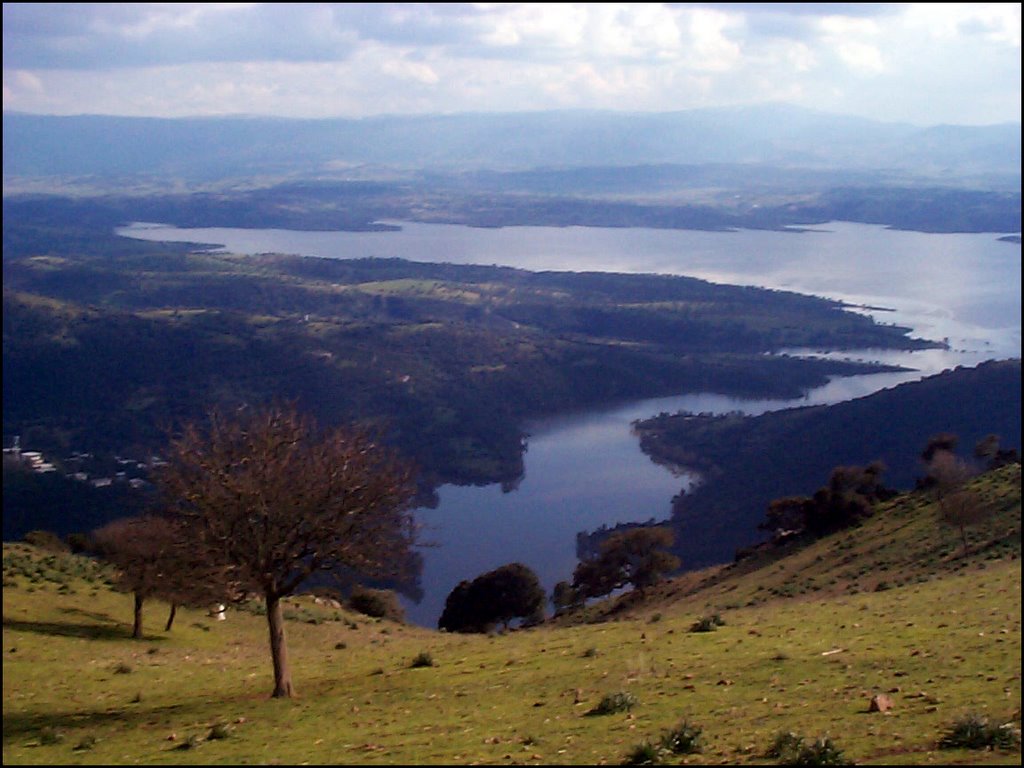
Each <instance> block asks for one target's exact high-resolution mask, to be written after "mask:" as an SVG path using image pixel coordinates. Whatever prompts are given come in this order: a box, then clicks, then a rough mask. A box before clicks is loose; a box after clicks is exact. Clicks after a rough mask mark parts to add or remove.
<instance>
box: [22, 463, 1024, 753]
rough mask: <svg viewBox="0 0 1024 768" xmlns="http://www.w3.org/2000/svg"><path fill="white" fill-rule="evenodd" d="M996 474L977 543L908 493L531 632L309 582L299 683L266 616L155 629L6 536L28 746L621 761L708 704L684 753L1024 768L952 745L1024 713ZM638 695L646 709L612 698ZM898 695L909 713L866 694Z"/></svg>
mask: <svg viewBox="0 0 1024 768" xmlns="http://www.w3.org/2000/svg"><path fill="white" fill-rule="evenodd" d="M973 482H974V483H975V484H976V489H977V491H978V493H979V494H981V495H982V496H983V498H984V499H985V501H986V503H987V504H988V505H989V506H990V508H991V509H992V510H993V514H992V516H990V517H989V518H988V519H987V521H986V522H985V523H984V524H982V525H979V526H977V527H976V528H974V529H971V530H970V534H969V539H968V546H969V549H968V552H967V553H966V554H964V553H963V551H962V550H963V545H962V543H961V539H960V534H959V532H958V531H956V530H953V529H951V528H949V527H948V526H944V525H943V524H942V523H941V522H940V521H939V517H938V511H937V508H936V506H935V505H934V504H933V503H932V502H931V500H930V499H929V498H928V497H926V496H924V495H921V494H907V495H904V496H900V497H897V498H896V499H894V500H892V501H890V502H887V503H886V504H884V505H882V506H881V507H879V508H878V509H877V510H876V512H875V514H874V515H873V516H872V517H870V518H869V519H867V520H866V521H865V522H864V523H863V524H862V525H861V526H860V527H858V528H855V529H850V530H847V531H844V532H840V533H838V534H836V535H833V536H831V537H828V538H825V539H822V540H820V541H817V542H815V543H813V544H810V545H806V546H803V547H802V548H799V549H796V548H795V546H794V545H791V546H794V548H793V551H780V550H776V551H771V552H769V551H765V552H762V553H760V554H759V555H756V556H753V557H750V558H747V559H745V560H743V561H740V563H738V564H735V565H732V566H727V567H719V568H717V569H714V570H709V571H706V572H703V573H697V574H688V575H686V576H684V577H681V578H680V579H678V580H675V581H671V582H666V583H664V584H662V585H660V586H659V587H658V588H657V589H656V590H652V592H651V593H650V594H649V595H648V596H647V598H646V599H645V600H644V601H643V602H639V601H637V600H636V599H635V596H633V595H629V594H627V595H625V596H622V597H620V598H619V599H618V600H613V601H608V602H605V603H602V604H600V605H598V606H591V607H590V608H588V609H586V610H585V611H584V612H583V613H582V614H579V615H576V616H572V617H561V618H560V619H558V620H555V621H549V622H548V623H546V624H544V625H542V626H540V627H537V628H533V629H529V630H519V631H513V632H511V633H508V634H494V635H490V636H487V635H455V634H445V633H438V632H433V631H429V630H425V629H422V628H417V627H410V626H403V625H400V624H395V623H391V622H385V621H380V620H374V619H368V618H366V617H361V616H358V615H356V614H351V613H348V612H346V611H344V610H341V609H336V608H331V607H329V606H323V605H316V604H314V603H313V602H312V600H311V599H310V598H302V599H297V600H294V601H292V608H291V611H292V615H293V618H294V619H295V620H294V621H293V622H290V623H289V626H288V631H289V633H290V636H289V645H290V649H291V654H292V663H293V668H294V669H293V671H294V675H295V682H296V685H297V688H298V693H299V698H297V699H294V700H277V699H270V698H269V696H268V694H269V692H270V689H271V680H272V676H271V670H270V662H269V654H268V652H267V648H266V625H265V622H264V620H263V619H262V617H260V616H258V615H255V614H254V613H250V612H246V611H241V610H237V611H236V610H229V611H228V619H227V620H226V621H223V622H220V621H215V620H213V619H212V618H210V617H209V616H208V615H207V614H206V613H205V612H203V611H182V612H180V613H179V616H178V619H177V621H176V625H175V628H174V629H173V630H172V631H171V632H170V633H164V632H162V631H161V629H162V624H163V620H164V618H165V615H164V611H165V609H166V607H165V606H161V605H159V604H156V605H154V606H150V608H149V610H148V613H147V621H148V634H147V637H146V639H145V640H143V641H132V640H131V639H130V638H129V633H130V620H131V598H130V597H129V596H127V595H123V594H118V593H116V592H113V591H111V590H110V589H109V587H108V586H106V584H105V583H104V579H105V578H107V577H109V574H105V573H104V572H103V571H101V570H99V569H98V568H96V567H95V566H94V565H93V564H91V562H90V561H86V560H83V559H81V558H79V557H75V556H71V555H59V554H52V553H46V552H42V551H40V550H37V549H34V548H32V547H29V546H28V545H25V544H11V543H8V544H4V608H3V614H4V632H3V673H4V674H3V686H4V725H3V730H4V750H3V759H4V763H5V764H16V763H25V764H29V763H31V764H66V763H83V764H84V763H89V764H111V763H113V764H128V763H146V764H186V763H187V764H212V763H224V764H240V763H282V764H299V763H303V762H310V763H321V764H322V763H340V764H346V763H347V764H460V765H468V764H478V763H482V764H502V765H504V764H538V765H544V764H621V763H623V762H625V761H626V759H627V757H628V756H629V755H630V754H631V753H632V752H633V751H634V750H635V749H636V748H637V747H638V746H640V745H641V744H642V743H644V742H645V741H648V742H657V741H658V740H659V739H660V738H661V737H662V736H663V735H664V734H666V733H667V732H668V731H669V730H670V729H673V728H676V727H677V726H679V725H680V723H681V722H683V721H687V722H688V723H689V724H690V725H692V726H696V727H699V728H700V729H701V740H702V742H703V747H702V751H700V752H698V753H694V754H689V755H675V756H672V757H670V758H668V760H667V762H668V763H674V764H678V763H682V762H687V763H692V764H751V765H757V764H770V763H772V762H776V761H775V760H773V759H772V758H768V757H766V752H767V751H768V750H769V748H770V747H771V745H772V743H773V741H774V739H775V738H776V736H777V735H778V734H780V733H784V732H790V731H792V732H795V733H797V734H800V735H802V736H804V737H806V739H807V740H808V741H812V740H814V739H816V738H818V737H823V736H826V735H827V736H828V737H830V738H831V739H832V740H833V742H834V744H835V745H836V746H837V747H838V748H839V749H840V750H842V752H843V756H844V757H845V758H846V759H848V760H852V761H855V762H856V763H858V764H861V763H863V764H876V765H881V764H885V765H892V764H926V763H941V764H972V765H974V764H1006V765H1012V764H1019V762H1020V752H1019V747H1018V748H1017V749H1016V750H1015V751H1012V750H1011V751H980V752H979V751H972V750H966V749H954V750H939V749H938V741H939V740H940V739H941V738H942V736H943V735H944V734H945V733H946V732H947V731H948V730H949V728H950V727H951V726H952V724H953V723H954V722H955V721H957V720H958V719H959V718H962V717H964V716H966V715H972V714H973V715H979V716H984V717H986V718H989V719H990V721H991V722H992V723H996V724H1001V723H1006V722H1010V723H1012V725H1013V727H1014V728H1016V729H1018V733H1019V727H1020V692H1021V688H1020V658H1021V643H1020V638H1021V626H1020V625H1021V602H1020V582H1021V569H1020V520H1021V508H1020V466H1019V464H1016V465H1012V466H1008V467H1004V468H1002V469H1000V470H997V471H995V472H991V473H988V474H986V475H983V476H981V477H979V478H977V479H975V480H974V481H973ZM712 614H718V615H719V616H720V618H721V620H722V622H724V623H722V624H721V625H720V626H718V627H717V629H716V630H715V631H713V632H711V631H709V632H693V631H691V627H692V626H693V625H694V623H695V622H697V621H698V620H699V619H700V618H702V617H706V616H711V615H712ZM418 656H420V657H421V662H420V665H414V659H416V658H417V657H418ZM427 662H432V664H428V663H427ZM619 693H622V694H629V695H630V696H632V697H634V699H635V703H634V704H633V706H632V707H631V708H630V709H628V711H620V712H617V713H613V714H606V715H599V714H596V713H594V712H593V711H594V710H595V709H596V708H598V705H599V703H600V702H601V701H602V699H603V698H604V697H605V696H611V695H614V694H619ZM876 694H885V695H887V696H888V697H889V698H890V699H891V701H892V705H893V706H892V709H891V710H890V711H888V712H885V713H881V712H870V713H869V712H868V705H869V701H870V699H871V698H872V696H874V695H876ZM624 698H625V697H623V699H624ZM218 737H221V738H218Z"/></svg>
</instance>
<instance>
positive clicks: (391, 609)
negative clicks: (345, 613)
mask: <svg viewBox="0 0 1024 768" xmlns="http://www.w3.org/2000/svg"><path fill="white" fill-rule="evenodd" d="M348 607H349V608H351V609H352V610H353V611H355V612H356V613H361V614H363V615H364V616H370V617H372V618H375V619H390V620H391V621H397V622H399V623H404V622H405V609H404V608H402V604H401V603H400V602H399V601H398V596H397V595H396V594H395V593H394V592H392V591H391V590H389V589H368V588H366V587H362V586H357V587H355V588H354V589H353V590H352V595H351V596H350V597H349V599H348Z"/></svg>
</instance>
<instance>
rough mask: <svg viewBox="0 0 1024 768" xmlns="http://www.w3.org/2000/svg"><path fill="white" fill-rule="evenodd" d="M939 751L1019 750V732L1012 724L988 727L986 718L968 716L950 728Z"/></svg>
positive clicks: (973, 715)
mask: <svg viewBox="0 0 1024 768" xmlns="http://www.w3.org/2000/svg"><path fill="white" fill-rule="evenodd" d="M939 749H1007V750H1010V749H1020V731H1019V730H1017V729H1016V728H1014V727H1013V724H1012V723H1004V724H1003V725H990V724H989V722H988V718H985V717H982V716H981V715H975V714H970V715H966V716H965V717H962V718H960V719H959V720H957V721H956V722H954V723H953V725H952V726H950V728H949V729H948V730H947V731H946V733H945V734H944V735H943V737H942V738H941V739H939Z"/></svg>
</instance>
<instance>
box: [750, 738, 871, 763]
mask: <svg viewBox="0 0 1024 768" xmlns="http://www.w3.org/2000/svg"><path fill="white" fill-rule="evenodd" d="M766 755H767V756H768V757H774V758H776V759H778V761H779V765H853V763H852V762H851V761H849V760H847V759H846V758H845V757H843V752H842V750H841V749H839V748H838V747H837V746H836V744H835V742H833V741H832V739H830V738H828V737H827V736H825V737H822V738H819V739H816V740H815V741H814V742H812V743H810V744H806V743H804V737H803V736H799V735H797V734H795V733H792V732H789V733H780V734H779V735H778V736H776V737H775V741H774V742H773V743H772V746H771V747H769V749H768V752H767V753H766Z"/></svg>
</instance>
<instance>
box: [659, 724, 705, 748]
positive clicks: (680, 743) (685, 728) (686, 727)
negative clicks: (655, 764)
mask: <svg viewBox="0 0 1024 768" xmlns="http://www.w3.org/2000/svg"><path fill="white" fill-rule="evenodd" d="M701 731H702V729H701V728H700V727H699V726H696V725H691V724H690V723H688V722H686V721H685V720H684V721H683V722H682V723H680V724H679V725H678V726H677V727H675V728H673V729H672V730H671V731H669V732H668V733H666V734H665V735H664V736H662V737H661V747H662V749H664V750H665V751H666V752H671V753H672V754H673V755H692V754H693V753H694V752H700V750H701Z"/></svg>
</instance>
